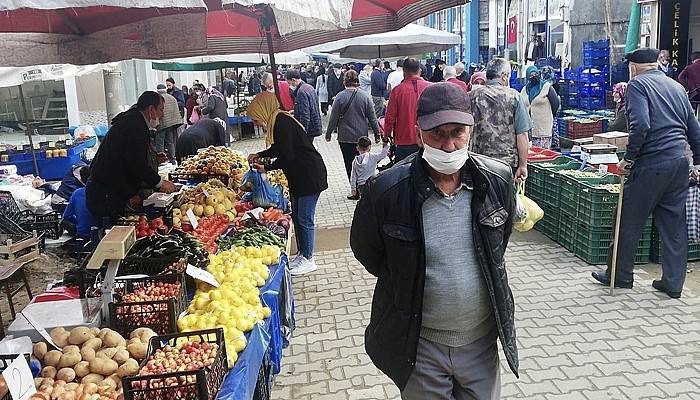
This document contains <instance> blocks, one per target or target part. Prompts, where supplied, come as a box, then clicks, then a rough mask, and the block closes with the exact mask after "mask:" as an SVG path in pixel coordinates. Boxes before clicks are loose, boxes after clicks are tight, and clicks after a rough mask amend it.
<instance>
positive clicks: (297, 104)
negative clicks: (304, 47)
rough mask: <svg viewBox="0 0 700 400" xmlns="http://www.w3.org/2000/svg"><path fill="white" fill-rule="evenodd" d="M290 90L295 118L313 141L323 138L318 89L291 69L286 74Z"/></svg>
mask: <svg viewBox="0 0 700 400" xmlns="http://www.w3.org/2000/svg"><path fill="white" fill-rule="evenodd" d="M286 78H287V82H288V83H289V90H291V91H292V97H293V98H294V118H296V120H297V121H299V122H300V123H301V125H302V126H303V127H304V129H306V134H307V135H309V136H311V137H312V139H311V140H313V138H314V137H316V136H321V130H322V126H321V103H320V102H319V101H318V96H317V95H316V89H314V87H313V86H311V85H309V84H308V83H306V82H304V81H303V80H302V79H301V74H300V73H299V71H297V70H295V69H290V70H288V71H287V74H286Z"/></svg>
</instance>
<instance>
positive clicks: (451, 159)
mask: <svg viewBox="0 0 700 400" xmlns="http://www.w3.org/2000/svg"><path fill="white" fill-rule="evenodd" d="M422 138H423V137H422V134H421V139H422ZM423 159H424V160H425V162H427V163H428V165H430V167H431V168H432V169H434V170H435V171H437V172H439V173H441V174H444V175H452V174H454V173H455V172H457V171H459V170H460V169H461V168H462V167H463V166H464V164H465V163H466V162H467V160H468V159H469V148H468V147H467V146H464V147H463V148H461V149H459V150H455V151H453V152H451V153H448V152H446V151H442V150H440V149H436V148H434V147H430V146H428V145H427V144H425V141H423Z"/></svg>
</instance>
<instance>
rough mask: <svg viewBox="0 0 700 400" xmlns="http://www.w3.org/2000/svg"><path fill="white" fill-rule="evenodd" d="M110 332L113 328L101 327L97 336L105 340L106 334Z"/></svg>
mask: <svg viewBox="0 0 700 400" xmlns="http://www.w3.org/2000/svg"><path fill="white" fill-rule="evenodd" d="M109 332H112V330H111V329H109V328H102V329H100V333H98V334H97V337H98V338H100V339H102V340H103V341H104V339H105V335H106V334H108V333H109Z"/></svg>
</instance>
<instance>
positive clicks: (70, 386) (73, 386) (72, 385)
mask: <svg viewBox="0 0 700 400" xmlns="http://www.w3.org/2000/svg"><path fill="white" fill-rule="evenodd" d="M78 386H80V384H79V383H78V382H71V383H66V390H76V389H78Z"/></svg>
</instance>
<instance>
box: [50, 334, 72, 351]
mask: <svg viewBox="0 0 700 400" xmlns="http://www.w3.org/2000/svg"><path fill="white" fill-rule="evenodd" d="M69 337H70V333H68V332H63V334H61V335H59V336H57V337H56V338H55V339H54V340H53V341H54V343H56V346H58V347H61V348H63V347H66V346H68V338H69Z"/></svg>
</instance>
